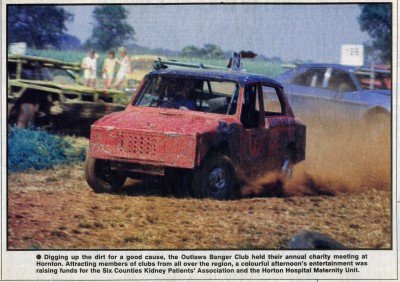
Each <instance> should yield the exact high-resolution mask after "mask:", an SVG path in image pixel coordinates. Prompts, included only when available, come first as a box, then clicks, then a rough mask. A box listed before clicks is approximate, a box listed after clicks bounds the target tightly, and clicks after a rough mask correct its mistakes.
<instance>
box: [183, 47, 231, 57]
mask: <svg viewBox="0 0 400 282" xmlns="http://www.w3.org/2000/svg"><path fill="white" fill-rule="evenodd" d="M181 55H182V56H184V57H200V58H212V59H221V58H224V52H223V51H222V49H221V47H219V46H218V45H215V44H204V47H203V48H200V49H199V48H197V47H196V46H194V45H190V46H186V47H184V48H183V49H182V51H181Z"/></svg>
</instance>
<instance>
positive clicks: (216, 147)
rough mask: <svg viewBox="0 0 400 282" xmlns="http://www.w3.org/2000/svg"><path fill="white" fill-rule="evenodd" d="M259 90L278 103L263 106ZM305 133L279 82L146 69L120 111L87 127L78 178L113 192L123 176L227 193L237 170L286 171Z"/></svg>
mask: <svg viewBox="0 0 400 282" xmlns="http://www.w3.org/2000/svg"><path fill="white" fill-rule="evenodd" d="M266 90H268V91H269V93H274V95H275V101H278V103H279V108H278V109H274V110H273V109H269V108H268V103H266V102H265V100H264V95H263V92H264V91H266ZM177 97H180V98H177ZM182 97H184V99H185V101H186V102H187V104H184V103H183V102H182V99H183V98H182ZM275 106H276V105H275ZM305 132H306V127H305V125H304V124H303V123H302V122H300V121H299V120H298V119H296V118H295V117H294V115H293V112H292V109H291V107H290V105H289V103H288V101H287V99H286V96H285V93H284V90H283V88H282V86H281V85H280V84H279V83H278V82H275V81H274V80H272V79H270V78H267V77H265V76H261V75H256V74H250V73H242V72H235V71H221V70H209V69H194V68H186V69H183V68H180V69H171V68H167V69H160V70H154V71H152V72H150V73H149V74H148V75H146V77H145V78H144V80H143V82H142V84H141V86H140V87H139V88H138V89H137V91H136V92H135V94H134V95H133V97H132V99H131V100H130V102H129V103H128V106H127V107H126V109H125V111H122V112H118V113H113V114H111V115H108V116H106V117H104V118H102V119H100V120H98V121H96V122H95V123H94V124H93V125H92V127H91V133H90V145H89V152H88V156H87V159H86V165H85V177H86V180H87V182H88V184H89V185H90V186H91V187H92V188H93V190H94V191H95V192H114V191H117V190H118V189H120V188H121V187H122V186H123V184H124V182H125V180H126V178H127V177H132V178H141V179H145V178H146V177H148V176H155V177H157V179H163V180H165V181H166V182H167V183H170V182H171V181H172V182H173V183H174V185H173V186H174V187H181V188H183V189H186V188H187V190H186V191H184V192H185V193H186V192H187V193H188V194H191V195H193V196H195V197H199V198H201V197H211V198H215V199H228V198H231V197H233V195H235V194H236V193H237V192H238V189H237V187H238V185H237V184H238V181H237V179H238V175H239V174H240V175H245V176H254V175H257V174H259V173H264V172H267V171H274V170H277V171H279V170H281V169H284V170H286V172H289V171H290V168H291V165H293V164H296V163H298V162H300V161H302V160H304V159H305V142H306V141H305ZM177 182H179V183H177Z"/></svg>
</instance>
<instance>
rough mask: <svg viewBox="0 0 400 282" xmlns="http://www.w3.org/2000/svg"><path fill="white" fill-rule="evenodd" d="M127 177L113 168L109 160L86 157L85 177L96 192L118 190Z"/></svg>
mask: <svg viewBox="0 0 400 282" xmlns="http://www.w3.org/2000/svg"><path fill="white" fill-rule="evenodd" d="M126 178H127V177H126V176H124V175H120V174H118V172H117V171H115V170H112V169H111V167H110V163H109V162H108V161H106V160H101V159H96V158H91V157H89V156H88V157H86V162H85V179H86V181H87V183H88V184H89V186H90V187H91V188H92V189H93V190H94V191H95V192H96V193H112V192H118V191H119V190H120V189H121V187H122V186H123V185H124V183H125V181H126Z"/></svg>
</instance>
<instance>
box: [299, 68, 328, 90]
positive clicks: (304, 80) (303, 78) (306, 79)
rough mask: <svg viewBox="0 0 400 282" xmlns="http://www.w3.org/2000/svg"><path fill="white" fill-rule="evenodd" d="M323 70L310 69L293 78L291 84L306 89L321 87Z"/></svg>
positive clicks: (324, 70) (324, 73) (323, 76)
mask: <svg viewBox="0 0 400 282" xmlns="http://www.w3.org/2000/svg"><path fill="white" fill-rule="evenodd" d="M325 75H326V69H325V68H311V69H306V70H305V71H303V72H301V73H299V74H298V75H296V76H295V77H294V78H293V81H292V83H293V84H297V85H302V86H308V87H323V83H324V80H325Z"/></svg>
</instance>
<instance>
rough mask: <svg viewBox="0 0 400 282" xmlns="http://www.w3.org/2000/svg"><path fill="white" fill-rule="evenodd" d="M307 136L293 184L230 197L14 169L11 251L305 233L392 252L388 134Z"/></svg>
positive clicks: (250, 244)
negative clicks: (100, 187)
mask: <svg viewBox="0 0 400 282" xmlns="http://www.w3.org/2000/svg"><path fill="white" fill-rule="evenodd" d="M307 124H308V125H309V123H307ZM331 128H333V127H331ZM331 128H329V129H331ZM307 130H308V131H307V138H308V139H307V156H306V158H307V160H306V161H305V162H303V163H301V164H299V165H298V166H295V170H294V174H293V176H292V178H291V179H289V180H287V181H286V182H283V180H282V178H281V177H280V176H277V175H275V174H266V175H264V176H261V177H259V178H258V179H249V180H247V182H245V183H244V185H243V187H242V195H243V197H242V198H240V199H237V200H230V201H216V200H211V199H193V198H175V197H173V196H168V195H167V196H166V195H163V194H162V193H160V192H158V191H150V190H148V189H146V187H144V186H143V184H142V183H141V182H139V181H134V180H128V181H127V183H126V184H125V186H124V191H123V192H122V193H120V194H96V193H94V192H93V191H92V190H91V189H90V187H89V186H88V185H87V183H86V181H85V179H84V174H83V165H84V164H83V162H82V163H78V164H73V165H65V166H58V167H55V168H53V169H50V170H42V171H27V172H18V173H11V174H9V175H8V194H7V203H8V207H7V216H8V226H7V232H8V237H7V245H8V248H9V249H283V248H287V244H288V242H289V240H290V238H291V237H292V236H293V234H295V233H297V232H298V231H300V230H303V229H310V230H315V231H318V232H321V233H324V234H327V235H329V236H330V237H332V238H334V239H335V240H337V241H339V242H341V243H342V244H344V245H345V246H346V247H347V248H349V249H359V248H362V249H390V248H392V242H391V236H392V235H391V234H392V231H391V227H392V222H391V213H392V210H391V207H392V198H391V197H392V194H391V177H390V172H391V167H390V135H389V134H381V133H379V134H378V135H377V136H375V135H374V134H373V133H371V132H374V131H369V130H367V129H365V128H359V129H358V128H357V127H356V128H346V127H344V128H342V129H341V130H340V131H336V132H333V131H332V130H326V129H321V128H318V127H316V126H312V123H311V126H308V128H307ZM357 130H359V132H357ZM375 133H376V132H375ZM81 142H83V143H86V144H87V142H88V141H87V140H86V139H82V141H81Z"/></svg>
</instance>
